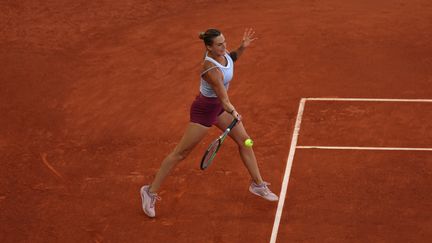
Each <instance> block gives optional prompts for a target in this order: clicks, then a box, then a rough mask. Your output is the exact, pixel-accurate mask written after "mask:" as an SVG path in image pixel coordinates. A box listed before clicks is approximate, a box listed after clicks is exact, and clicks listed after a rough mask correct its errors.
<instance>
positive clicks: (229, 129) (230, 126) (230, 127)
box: [227, 118, 238, 131]
mask: <svg viewBox="0 0 432 243" xmlns="http://www.w3.org/2000/svg"><path fill="white" fill-rule="evenodd" d="M237 122H238V119H237V118H234V120H233V121H232V122H231V124H230V125H229V126H228V128H227V130H228V131H231V129H232V128H233V127H234V126H235V125H236V124H237Z"/></svg>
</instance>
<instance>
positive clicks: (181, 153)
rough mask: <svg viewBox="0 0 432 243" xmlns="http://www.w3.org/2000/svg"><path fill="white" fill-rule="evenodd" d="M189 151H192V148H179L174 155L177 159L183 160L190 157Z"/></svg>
mask: <svg viewBox="0 0 432 243" xmlns="http://www.w3.org/2000/svg"><path fill="white" fill-rule="evenodd" d="M189 153H190V150H188V149H183V150H179V151H174V153H173V156H174V158H175V159H176V160H177V161H182V160H185V159H186V158H187V157H188V155H189Z"/></svg>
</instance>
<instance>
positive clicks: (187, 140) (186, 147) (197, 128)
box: [174, 122, 209, 156]
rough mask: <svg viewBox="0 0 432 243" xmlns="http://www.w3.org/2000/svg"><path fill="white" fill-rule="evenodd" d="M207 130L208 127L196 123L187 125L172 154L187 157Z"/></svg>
mask: <svg viewBox="0 0 432 243" xmlns="http://www.w3.org/2000/svg"><path fill="white" fill-rule="evenodd" d="M208 130H209V127H206V126H203V125H200V124H197V123H192V122H191V123H189V124H188V126H187V127H186V131H185V132H184V134H183V137H182V138H181V139H180V142H179V143H178V144H177V146H176V148H175V149H174V152H175V153H177V154H180V155H183V156H187V155H188V154H189V153H190V152H191V151H192V150H193V148H195V146H196V145H197V144H198V143H199V142H200V141H201V140H202V139H203V138H204V137H205V135H206V134H207V131H208Z"/></svg>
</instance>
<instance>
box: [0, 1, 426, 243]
mask: <svg viewBox="0 0 432 243" xmlns="http://www.w3.org/2000/svg"><path fill="white" fill-rule="evenodd" d="M431 20H432V3H430V2H429V1H426V0H413V1H401V0H399V1H397V0H394V1H392V0H385V1H380V2H379V3H377V2H376V1H357V2H353V1H349V2H347V1H342V0H333V1H326V2H317V1H300V0H298V1H285V0H275V1H264V2H263V1H255V0H253V1H241V2H239V1H223V2H215V1H198V0H196V1H173V0H168V1H163V2H162V1H145V2H143V1H132V0H131V1H122V2H121V3H120V2H119V1H108V0H107V1H99V2H94V3H89V2H88V1H82V0H79V1H72V2H71V1H29V0H27V1H19V2H17V1H6V2H5V1H4V2H3V3H1V4H0V154H1V155H2V156H1V157H0V164H1V170H0V224H1V227H0V241H1V242H59V241H61V242H78V241H82V242H124V241H129V242H150V241H151V242H174V241H175V242H268V240H269V238H270V234H271V227H272V224H273V220H274V213H275V211H276V204H274V203H269V202H265V201H263V200H260V199H258V198H256V197H254V196H253V195H251V194H250V193H249V192H248V191H247V187H248V183H249V178H248V175H247V173H246V170H245V169H244V168H243V165H242V163H241V161H240V159H239V156H238V155H237V152H236V149H235V146H234V144H233V143H232V142H228V143H227V144H226V146H224V148H223V152H222V153H221V154H220V156H219V155H218V158H217V163H216V164H215V165H214V166H212V168H211V169H210V170H209V171H206V172H204V173H203V172H201V171H200V170H199V169H198V161H199V159H200V156H201V153H202V151H203V149H204V148H205V147H206V145H207V144H208V142H209V141H210V140H211V139H212V138H213V137H214V136H215V135H216V134H217V131H216V130H213V131H212V132H211V134H209V136H208V137H207V138H206V140H205V141H203V143H202V144H200V146H199V147H198V148H197V149H196V150H195V151H194V152H193V154H192V155H191V156H190V157H189V158H188V160H187V161H185V162H184V163H183V164H181V165H180V166H178V167H177V168H176V170H175V171H174V172H173V173H172V176H171V177H169V179H168V180H167V181H166V183H165V184H164V187H163V191H162V192H161V196H162V197H163V201H162V202H160V203H159V204H158V215H159V217H158V218H157V219H154V220H150V219H148V218H146V217H145V216H144V215H143V213H142V212H141V208H140V198H139V194H138V190H139V187H140V186H141V185H142V184H143V183H147V182H149V181H151V179H152V178H153V175H154V173H155V172H156V170H157V168H158V167H159V165H160V162H161V160H162V159H163V157H164V156H165V155H166V154H167V153H168V152H169V151H170V150H171V149H173V148H174V146H175V144H176V142H177V141H178V140H179V138H180V137H181V135H182V132H183V129H184V127H185V126H186V124H187V122H188V109H189V105H190V103H191V102H192V101H193V98H194V96H195V95H196V94H197V92H198V73H199V70H200V63H201V58H202V54H203V46H202V43H201V42H200V40H199V39H198V37H197V35H198V32H200V31H203V30H205V29H206V28H209V27H217V28H220V29H221V30H223V32H224V33H225V36H226V37H227V40H228V41H229V43H228V45H229V48H231V49H232V48H235V47H236V46H237V45H238V44H239V41H240V38H241V35H242V33H243V30H244V28H246V27H254V28H255V30H256V32H257V35H258V36H259V38H260V39H259V40H257V41H256V42H255V43H254V45H253V46H252V47H250V48H249V49H248V50H247V52H246V53H245V55H244V56H243V57H242V58H241V59H240V61H239V62H238V63H237V64H236V72H235V79H234V80H233V83H232V86H231V89H230V95H231V97H232V98H231V99H232V102H233V103H234V104H235V105H236V107H237V108H238V110H239V111H240V113H241V114H242V115H243V117H244V123H245V125H246V127H247V129H248V131H249V133H250V135H251V136H252V137H253V138H254V140H255V142H256V146H255V151H256V155H257V157H258V160H259V165H260V167H261V170H262V174H263V175H264V178H265V179H266V180H268V181H270V182H271V183H272V184H273V185H272V189H274V190H275V191H276V192H279V190H280V185H281V181H282V177H283V173H284V169H285V163H286V157H287V154H288V148H289V143H290V140H291V135H292V127H293V124H294V119H295V116H296V112H297V106H298V101H299V99H300V98H301V97H329V96H330V97H380V98H431V97H432V89H431V88H430V84H431V82H432V70H431V68H430V67H431V64H432V59H431V56H432V55H431V54H432V39H431V37H430V34H429V32H430V31H429V30H430V29H431V28H432V21H431ZM389 109H390V108H389ZM425 112H428V111H423V113H425ZM412 114H414V112H410V113H409V114H408V115H412ZM416 114H417V113H416ZM428 117H429V116H428ZM418 119H421V118H418ZM350 134H351V135H350ZM339 136H353V137H356V135H355V131H347V132H346V133H344V134H340V135H339ZM375 139H379V138H375ZM335 141H336V140H335ZM383 141H384V140H383ZM422 141H423V140H422ZM427 141H430V140H424V141H423V144H425V146H426V145H428V144H427ZM320 142H323V143H324V142H325V141H323V140H320ZM303 153H304V155H303ZM309 153H310V151H302V152H301V153H299V155H298V156H299V157H298V158H296V161H297V159H301V160H306V161H309V162H313V160H308V159H307V156H311V154H309ZM331 153H335V156H332V155H331V158H323V159H322V160H323V161H324V160H326V161H327V163H322V164H320V166H322V167H319V168H316V167H313V164H309V165H308V164H298V165H297V164H296V163H294V167H293V176H294V177H293V178H300V179H302V178H305V179H306V178H308V172H307V171H308V170H312V171H313V172H314V173H317V174H321V173H329V171H328V169H329V168H328V167H326V164H328V162H329V161H332V159H333V161H334V158H335V157H339V156H340V155H337V154H336V153H338V152H331ZM365 153H367V152H365ZM362 154H363V153H362ZM336 155H337V156H336ZM302 156H305V157H304V158H302ZM317 156H318V155H317ZM319 156H324V155H323V154H319ZM346 156H347V158H348V159H350V158H349V157H350V156H352V154H350V155H346ZM377 156H378V155H375V157H373V158H370V160H365V161H366V162H369V163H375V162H376V163H383V166H384V167H382V172H383V173H384V172H385V171H387V170H386V169H390V168H389V167H386V166H389V164H386V161H387V160H389V158H393V157H392V156H395V155H388V157H384V156H383V157H380V156H378V157H377ZM411 156H414V157H415V155H411ZM419 156H420V155H419ZM421 156H425V157H424V159H427V158H429V157H430V156H429V154H426V155H421ZM427 156H429V157H427ZM414 157H413V161H415V159H417V157H415V158H414ZM318 160H319V161H320V162H321V159H319V158H318ZM351 160H352V163H353V164H356V163H355V161H354V158H351ZM422 161H426V160H422ZM337 165H338V166H340V164H337ZM296 166H307V168H304V169H302V168H301V167H296ZM335 166H336V165H335ZM390 171H391V170H390ZM342 172H343V173H347V174H346V176H349V175H350V174H349V173H351V172H350V169H349V168H345V167H344V168H341V173H342ZM406 173H408V172H405V171H404V172H401V171H396V172H395V175H396V176H401V177H404V178H408V176H409V175H408V174H406ZM326 178H328V179H329V181H328V182H327V183H334V184H332V186H333V187H334V188H338V185H339V186H341V187H342V186H346V183H349V182H351V181H348V182H347V181H344V182H342V181H339V182H338V181H337V180H335V178H333V177H332V176H330V175H329V176H328V177H326ZM362 178H363V177H362ZM421 178H425V177H421ZM336 179H337V178H336ZM302 180H303V179H302ZM293 181H294V182H295V179H294V180H293ZM294 182H293V183H292V184H290V186H289V190H288V198H287V201H286V207H287V208H286V211H285V212H288V214H286V215H292V214H293V213H295V212H301V210H306V209H307V208H308V207H309V205H308V204H305V205H304V207H302V204H301V203H300V204H296V203H295V202H296V201H295V200H299V199H295V197H294V198H290V193H292V192H291V191H292V190H296V188H301V187H297V185H300V184H304V182H301V181H299V183H298V184H296V183H294ZM324 184H325V181H324V182H323V185H324ZM364 185H365V186H367V185H370V184H364ZM414 185H419V184H414ZM353 186H355V187H360V186H362V185H361V184H354V185H353ZM421 188H423V189H425V190H428V189H429V190H430V188H427V187H421ZM348 189H349V188H347V190H346V192H347V193H355V190H348ZM423 189H422V190H423ZM362 190H368V188H367V187H365V188H363V189H362ZM310 193H312V192H310ZM314 193H318V192H316V191H315V192H314ZM297 195H302V194H297ZM312 195H313V194H312ZM348 195H351V194H348ZM348 195H347V196H348ZM304 196H307V195H304ZM356 198H361V196H359V195H355V194H354V195H353V200H355V199H356ZM293 200H294V201H293ZM317 200H318V198H317ZM316 203H320V202H319V201H316ZM428 203H429V204H430V200H429V201H428ZM202 205H205V207H202ZM290 205H292V206H290ZM378 205H379V204H378ZM298 207H302V209H301V210H300V209H299V208H298ZM420 209H421V208H418V209H417V210H420ZM333 210H335V209H333ZM318 212H320V213H325V211H319V210H318ZM414 212H418V211H414ZM286 215H285V214H284V215H283V216H286ZM299 215H300V214H299ZM416 215H417V214H414V216H412V217H413V220H417V221H416V222H422V221H421V220H422V219H423V218H422V216H421V215H420V216H416ZM300 216H301V215H300ZM314 216H316V217H317V219H316V220H319V219H320V217H325V215H314ZM336 216H337V215H336ZM336 216H335V217H336ZM354 216H355V215H353V217H354ZM362 219H366V220H367V219H371V218H370V217H363V218H362ZM298 220H300V221H295V222H294V221H292V223H291V224H294V223H298V224H297V225H299V227H297V228H292V227H291V226H289V225H288V226H287V225H285V226H284V225H281V235H280V237H279V238H278V240H279V241H278V242H286V240H288V239H297V240H298V241H308V239H320V238H321V237H320V236H322V237H327V235H328V234H327V235H326V232H328V231H326V229H325V228H324V229H323V230H318V231H312V230H311V229H310V228H309V227H310V225H309V224H308V218H303V219H298ZM312 221H313V220H312ZM336 222H337V221H336ZM372 223H373V222H372ZM429 223H430V222H429ZM288 224H290V223H289V222H288ZM364 224H368V222H365V223H364ZM354 226H355V225H354ZM284 227H286V228H284ZM290 227H291V228H290ZM425 227H427V226H425ZM287 229H291V233H289V234H287V233H286V231H285V230H287ZM369 229H370V228H369ZM293 230H295V231H293ZM338 230H339V231H338V232H342V233H340V234H339V235H346V234H344V232H346V229H345V228H339V229H338ZM385 230H386V232H389V234H388V235H389V237H390V238H377V239H379V240H382V241H389V242H390V241H392V240H393V239H395V238H396V236H394V235H395V234H396V235H397V233H398V231H393V230H392V229H388V228H385ZM306 232H310V233H307V234H306ZM362 234H368V228H367V227H365V228H363V231H360V233H359V234H348V235H350V236H352V237H351V238H349V239H347V240H344V241H345V242H346V241H356V236H359V235H362ZM290 235H291V236H290ZM285 236H287V238H281V237H285ZM379 236H380V237H385V236H386V235H385V234H383V235H379ZM289 237H291V238H289ZM304 237H306V238H304ZM335 237H336V236H335ZM393 237H395V238H393ZM404 237H405V233H404V234H403V235H401V238H400V239H406V238H404ZM361 239H365V238H361ZM309 241H314V240H309ZM291 242H295V241H294V240H293V241H291Z"/></svg>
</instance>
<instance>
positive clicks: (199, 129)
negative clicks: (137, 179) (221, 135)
mask: <svg viewBox="0 0 432 243" xmlns="http://www.w3.org/2000/svg"><path fill="white" fill-rule="evenodd" d="M208 129H209V127H206V126H203V125H201V124H197V123H192V122H191V123H189V124H188V126H187V128H186V131H185V133H184V135H183V137H182V139H181V140H180V142H179V144H178V145H177V146H176V147H175V149H174V150H173V151H172V152H171V153H170V154H168V156H166V157H165V159H164V160H163V161H162V164H161V167H160V169H159V171H158V172H157V173H156V176H155V178H154V180H153V182H152V183H151V184H150V185H145V186H143V187H141V191H140V192H141V199H142V207H143V210H144V212H145V213H146V214H147V215H148V216H149V217H155V215H156V213H155V203H156V200H159V197H158V196H157V191H158V190H159V188H160V186H161V184H162V182H163V181H164V180H165V178H166V177H167V175H168V174H169V172H170V171H171V169H172V168H174V167H175V166H176V165H177V163H178V162H180V161H182V160H184V159H185V158H186V157H187V156H188V155H189V153H190V152H191V151H192V150H193V148H195V146H196V145H197V144H198V143H199V142H200V141H201V140H202V139H203V138H204V136H205V135H206V134H207V131H208Z"/></svg>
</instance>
